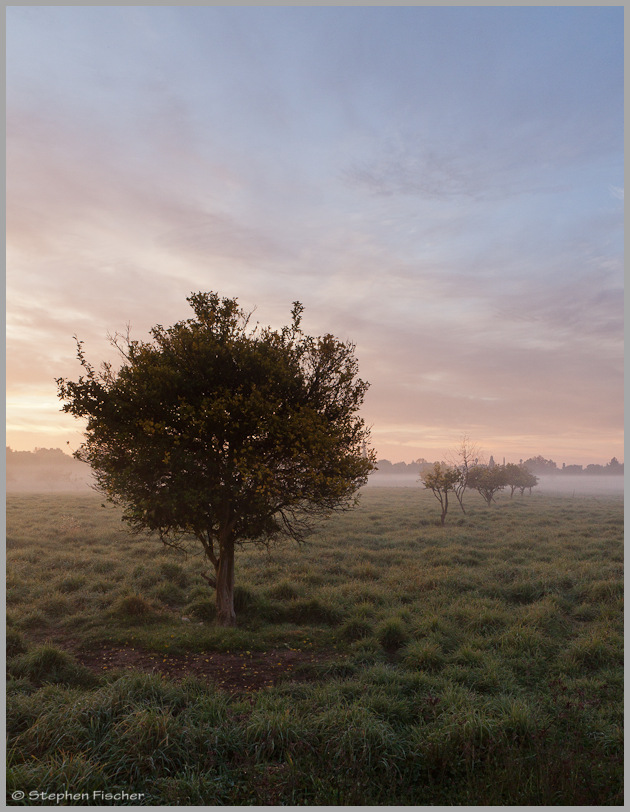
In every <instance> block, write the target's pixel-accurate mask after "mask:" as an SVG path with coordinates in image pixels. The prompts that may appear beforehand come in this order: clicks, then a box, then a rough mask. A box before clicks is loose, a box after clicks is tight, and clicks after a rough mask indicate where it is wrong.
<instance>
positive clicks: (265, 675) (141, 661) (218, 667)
mask: <svg viewBox="0 0 630 812" xmlns="http://www.w3.org/2000/svg"><path fill="white" fill-rule="evenodd" d="M73 654H74V656H75V657H76V659H77V660H78V661H79V662H81V663H82V664H83V665H86V666H87V667H88V668H90V669H91V670H93V671H95V672H97V673H100V674H103V673H107V671H113V670H125V671H145V672H148V673H156V674H163V675H164V676H165V677H168V678H170V679H183V678H184V677H188V676H194V677H199V678H202V679H207V680H208V681H209V682H212V683H213V684H214V685H216V686H217V687H218V688H222V689H223V690H226V691H230V692H236V691H258V690H260V689H261V688H265V687H267V686H269V685H275V684H276V683H277V682H279V681H280V680H285V679H287V678H289V679H296V680H306V679H308V678H309V677H308V674H304V673H302V674H300V673H299V672H298V673H294V672H295V670H296V669H297V667H298V666H301V665H304V664H310V663H315V662H321V661H323V660H326V659H328V658H327V657H326V656H325V655H323V654H322V653H321V652H320V653H315V652H305V651H288V650H286V649H273V650H270V651H264V652H261V651H251V652H250V651H243V652H238V653H234V654H232V653H229V654H228V653H219V652H203V653H198V652H190V653H186V654H166V653H164V654H162V653H156V652H149V651H143V650H141V649H136V648H132V647H116V646H102V647H100V648H98V649H91V650H89V651H85V650H75V651H73Z"/></svg>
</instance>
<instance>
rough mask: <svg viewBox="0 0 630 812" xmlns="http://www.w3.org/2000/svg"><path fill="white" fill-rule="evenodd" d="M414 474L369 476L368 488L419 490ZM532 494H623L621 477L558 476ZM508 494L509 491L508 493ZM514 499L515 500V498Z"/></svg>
mask: <svg viewBox="0 0 630 812" xmlns="http://www.w3.org/2000/svg"><path fill="white" fill-rule="evenodd" d="M418 479H419V478H418V476H416V475H415V474H379V473H378V472H377V473H374V474H371V475H370V478H369V480H368V487H377V488H378V487H380V488H421V487H422V485H421V484H420V483H419V481H418ZM538 480H539V481H538V485H536V487H535V488H534V489H533V491H532V493H536V492H538V493H561V494H567V495H569V496H572V495H573V494H576V495H578V494H593V495H596V494H621V493H623V489H624V488H623V483H624V477H623V476H603V475H602V476H581V475H580V474H577V475H575V476H571V475H563V474H558V475H557V476H541V477H539V478H538ZM508 493H509V491H508ZM514 498H517V497H516V496H515V497H514Z"/></svg>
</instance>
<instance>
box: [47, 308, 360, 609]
mask: <svg viewBox="0 0 630 812" xmlns="http://www.w3.org/2000/svg"><path fill="white" fill-rule="evenodd" d="M188 301H189V303H190V305H191V307H192V309H193V311H194V314H195V318H193V319H189V320H186V321H181V322H178V323H177V324H175V325H174V326H172V327H169V328H164V327H162V326H161V325H157V326H156V327H154V328H153V329H152V330H151V336H152V340H151V341H149V342H139V341H131V340H129V338H127V339H126V342H125V343H124V344H122V343H121V341H120V337H118V338H116V339H114V342H115V343H116V346H117V347H118V348H119V350H120V351H121V353H122V355H123V363H122V366H121V367H120V369H119V370H117V371H114V369H113V367H112V366H111V364H104V365H103V367H102V371H101V372H96V371H95V370H94V368H93V367H92V366H91V365H90V364H89V363H88V361H87V360H86V358H85V354H84V352H83V347H82V344H81V343H80V342H79V349H78V357H79V360H80V362H81V366H82V367H83V370H84V375H83V376H81V377H80V378H79V380H78V381H76V382H73V381H68V380H65V379H61V378H60V379H58V381H57V383H58V386H59V396H60V397H61V398H62V400H63V401H64V402H65V405H64V407H63V410H64V411H66V412H68V413H70V414H72V415H74V416H76V417H80V418H87V428H86V440H85V442H84V443H83V445H82V446H81V447H80V449H79V450H78V452H77V453H76V456H77V457H78V458H79V459H82V460H84V461H86V462H88V463H89V464H90V465H91V466H92V468H93V470H94V472H95V477H96V482H97V487H98V488H99V489H100V490H101V491H102V492H103V493H104V494H106V496H107V497H108V498H109V499H110V500H111V501H112V502H114V503H117V504H119V505H121V506H122V507H123V508H124V518H125V520H126V521H127V522H129V524H130V525H131V526H132V527H134V528H135V529H138V530H150V531H155V532H157V533H159V535H160V537H161V538H162V540H163V541H164V542H165V543H167V544H170V545H174V546H180V545H182V544H183V543H185V542H186V540H187V539H189V538H191V537H192V538H194V539H196V540H197V541H198V542H200V543H201V545H202V547H203V550H204V552H205V555H206V557H207V559H208V561H209V562H210V563H211V564H212V566H213V567H214V570H215V574H216V577H215V578H213V577H210V578H209V580H210V581H211V583H213V585H214V586H216V595H217V608H218V615H219V618H220V620H221V621H222V622H223V623H228V624H229V623H233V622H234V618H235V614H234V605H233V591H234V548H235V545H236V544H243V543H246V542H256V543H268V542H269V541H271V540H273V539H276V538H278V537H279V536H281V535H285V536H289V537H292V538H294V539H297V540H300V539H302V538H303V536H304V534H305V533H306V532H307V531H308V530H309V528H310V527H311V526H312V521H313V520H314V519H316V518H318V517H319V516H321V515H324V514H326V513H327V512H329V511H331V510H336V509H345V508H347V507H349V506H351V505H352V504H353V497H354V494H355V492H356V491H357V489H358V488H359V487H360V486H361V485H363V484H365V482H366V480H367V475H368V474H369V472H370V471H371V470H372V468H373V467H374V454H373V452H372V451H371V450H367V448H366V446H367V441H368V440H369V430H368V428H367V427H366V426H365V423H364V421H363V419H362V418H360V417H359V416H358V410H359V408H360V406H361V404H362V402H363V397H364V394H365V391H366V389H367V386H368V384H367V383H365V382H364V381H362V380H361V379H360V378H358V377H357V372H358V366H357V361H356V358H355V356H354V346H353V345H352V344H349V343H343V342H341V341H338V340H337V339H336V338H334V337H333V336H332V335H325V336H323V337H320V338H313V337H311V336H307V335H305V334H304V333H303V332H302V330H301V328H300V321H301V313H302V309H303V308H302V306H301V305H300V304H299V303H295V305H294V308H293V311H292V323H291V325H290V326H289V327H284V328H282V329H281V330H272V329H271V328H262V329H261V328H259V327H255V328H253V329H252V328H250V327H249V318H248V316H247V314H246V313H245V312H244V311H243V310H242V309H241V308H239V306H238V303H237V300H236V299H221V298H219V296H218V295H217V294H215V293H197V294H193V295H191V296H190V297H189V299H188Z"/></svg>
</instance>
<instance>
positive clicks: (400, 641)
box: [376, 617, 409, 652]
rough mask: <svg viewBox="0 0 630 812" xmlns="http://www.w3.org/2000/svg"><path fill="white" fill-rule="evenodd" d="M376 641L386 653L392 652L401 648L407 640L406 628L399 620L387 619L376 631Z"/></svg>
mask: <svg viewBox="0 0 630 812" xmlns="http://www.w3.org/2000/svg"><path fill="white" fill-rule="evenodd" d="M376 635H377V637H378V641H379V643H380V644H381V646H383V648H384V649H385V650H386V651H389V652H394V651H398V649H400V648H402V647H403V646H404V645H405V644H406V643H407V641H408V640H409V632H408V631H407V627H406V626H405V624H404V623H403V621H402V620H401V619H400V618H397V617H393V618H389V619H387V620H385V621H383V623H381V624H380V626H379V627H378V629H377V630H376Z"/></svg>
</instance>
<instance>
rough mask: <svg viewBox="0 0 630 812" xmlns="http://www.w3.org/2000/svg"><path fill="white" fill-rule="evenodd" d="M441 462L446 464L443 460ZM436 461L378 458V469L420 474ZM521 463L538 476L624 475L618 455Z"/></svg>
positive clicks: (492, 462)
mask: <svg viewBox="0 0 630 812" xmlns="http://www.w3.org/2000/svg"><path fill="white" fill-rule="evenodd" d="M439 462H441V463H443V464H444V461H443V460H440V461H439ZM434 464H435V462H429V461H428V460H425V459H423V458H420V459H417V460H413V461H412V462H410V463H406V462H390V460H377V461H376V465H377V470H378V472H379V473H381V474H417V475H420V474H422V473H424V472H425V471H428V470H430V469H431V468H433V466H434ZM495 464H496V463H495V462H494V459H493V457H490V460H489V462H488V463H487V465H488V467H490V468H492V467H494V466H495ZM518 464H519V465H522V466H524V467H525V468H527V469H528V470H529V471H531V472H532V473H533V474H536V475H538V476H541V475H547V474H553V475H555V474H566V475H576V474H577V475H579V474H587V475H599V474H606V475H611V474H612V475H623V466H624V464H623V462H619V461H618V460H617V458H616V457H613V458H612V459H611V460H610V462H608V463H606V465H597V464H593V463H591V464H589V465H586V466H582V465H565V464H564V463H563V464H562V466H561V467H558V465H557V463H555V462H554V461H553V460H550V459H549V460H548V459H545V458H544V457H543V456H541V455H540V454H539V455H538V456H536V457H530V458H529V459H527V460H519V463H518Z"/></svg>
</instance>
